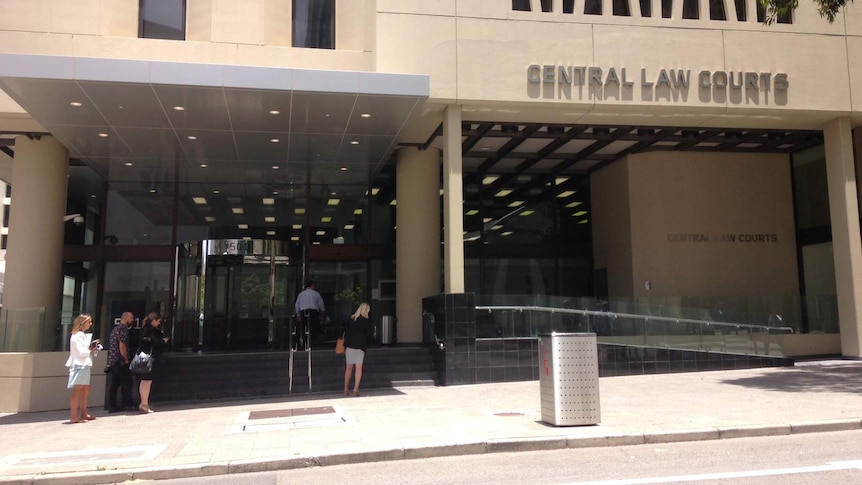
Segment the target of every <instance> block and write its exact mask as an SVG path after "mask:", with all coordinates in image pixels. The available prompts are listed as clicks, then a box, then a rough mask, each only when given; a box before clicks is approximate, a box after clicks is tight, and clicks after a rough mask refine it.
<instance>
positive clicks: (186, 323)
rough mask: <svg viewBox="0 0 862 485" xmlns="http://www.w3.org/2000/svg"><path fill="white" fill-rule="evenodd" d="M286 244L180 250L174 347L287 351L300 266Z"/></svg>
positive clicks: (218, 244) (233, 243)
mask: <svg viewBox="0 0 862 485" xmlns="http://www.w3.org/2000/svg"><path fill="white" fill-rule="evenodd" d="M289 248H290V246H289V245H288V244H286V243H283V242H281V241H265V240H209V241H201V242H198V243H192V244H187V245H184V246H182V247H180V248H179V257H178V263H179V264H178V275H177V277H178V282H177V292H178V294H177V312H176V315H177V325H176V330H175V335H174V338H175V345H176V346H177V347H179V348H180V349H183V350H206V351H218V350H261V349H279V348H286V347H287V345H288V342H287V337H288V335H287V334H288V324H289V322H290V316H291V314H292V313H293V311H292V304H291V302H290V295H295V294H296V292H297V291H298V290H297V288H298V287H299V282H298V281H297V280H298V274H299V268H298V265H297V264H296V263H295V262H294V261H295V258H293V257H291V255H290V254H288V253H289V252H290V251H289Z"/></svg>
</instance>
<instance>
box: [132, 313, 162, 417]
mask: <svg viewBox="0 0 862 485" xmlns="http://www.w3.org/2000/svg"><path fill="white" fill-rule="evenodd" d="M161 326H162V316H161V315H159V314H158V313H155V312H153V313H150V314H149V315H147V319H146V320H145V321H144V326H143V327H142V328H141V343H140V344H139V346H138V352H140V351H142V350H143V351H144V352H146V353H148V354H150V355H152V356H153V357H154V358H155V357H158V356H159V355H161V354H162V352H163V351H164V349H165V347H167V346H168V340H169V339H168V338H167V337H165V335H164V334H163V333H162V329H161ZM156 362H157V360H155V359H154V360H153V363H154V364H155V363H156ZM138 378H139V379H140V380H141V383H140V385H139V386H138V391H139V392H140V394H141V405H140V406H138V412H140V413H141V414H147V413H151V412H153V410H152V409H150V389H152V386H153V374H152V373H149V374H139V375H138Z"/></svg>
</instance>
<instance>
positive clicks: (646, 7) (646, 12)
mask: <svg viewBox="0 0 862 485" xmlns="http://www.w3.org/2000/svg"><path fill="white" fill-rule="evenodd" d="M640 6H641V17H652V2H651V1H650V0H640Z"/></svg>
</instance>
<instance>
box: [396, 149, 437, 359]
mask: <svg viewBox="0 0 862 485" xmlns="http://www.w3.org/2000/svg"><path fill="white" fill-rule="evenodd" d="M395 170H396V181H397V187H396V189H395V193H396V199H395V200H396V201H397V202H396V203H397V204H398V209H397V210H396V211H395V213H396V216H395V225H396V227H397V229H396V230H395V281H396V283H395V285H396V288H395V292H396V294H397V300H396V303H395V316H396V318H397V319H398V341H399V342H421V341H422V298H425V297H428V296H432V295H437V294H439V293H440V152H439V151H438V150H437V149H434V148H429V149H427V150H419V149H418V148H413V147H407V148H401V149H399V150H398V157H397V160H396V165H395Z"/></svg>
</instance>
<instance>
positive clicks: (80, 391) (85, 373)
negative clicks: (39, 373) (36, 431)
mask: <svg viewBox="0 0 862 485" xmlns="http://www.w3.org/2000/svg"><path fill="white" fill-rule="evenodd" d="M92 326H93V318H92V317H91V316H90V315H87V314H86V313H82V314H80V315H78V316H77V317H75V320H74V321H73V322H72V336H71V337H70V338H69V359H68V360H67V361H66V367H68V368H69V383H68V384H67V386H66V387H68V388H69V389H71V390H72V395H71V396H70V397H69V407H70V408H71V418H70V419H69V422H70V423H86V422H87V421H92V420H94V419H96V418H95V417H94V416H93V415H91V414H90V413H88V412H87V401H88V400H89V399H90V369H92V367H93V358H92V356H93V352H95V351H96V345H98V343H99V340H98V339H96V340H92V338H93V335H92V334H89V333H86V332H87V330H89V329H90V327H92ZM78 408H80V410H81V412H80V413H78Z"/></svg>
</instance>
